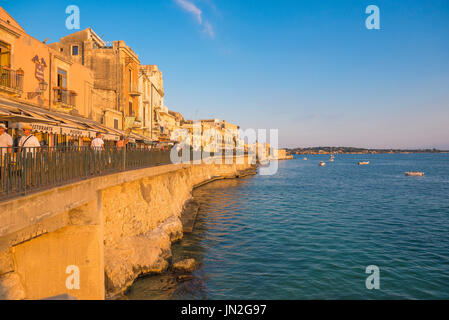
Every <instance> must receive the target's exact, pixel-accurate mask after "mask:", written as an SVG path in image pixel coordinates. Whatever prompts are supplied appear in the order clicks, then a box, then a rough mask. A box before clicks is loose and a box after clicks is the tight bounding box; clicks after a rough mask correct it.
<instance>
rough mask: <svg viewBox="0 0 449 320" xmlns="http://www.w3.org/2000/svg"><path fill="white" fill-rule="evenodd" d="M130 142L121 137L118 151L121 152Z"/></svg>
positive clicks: (118, 142)
mask: <svg viewBox="0 0 449 320" xmlns="http://www.w3.org/2000/svg"><path fill="white" fill-rule="evenodd" d="M128 142H129V139H128V138H126V139H125V137H124V136H120V140H119V141H117V150H118V151H120V150H121V149H122V148H123V147H125V146H126V145H127V144H128Z"/></svg>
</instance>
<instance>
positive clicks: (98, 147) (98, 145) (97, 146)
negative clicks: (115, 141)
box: [90, 132, 104, 151]
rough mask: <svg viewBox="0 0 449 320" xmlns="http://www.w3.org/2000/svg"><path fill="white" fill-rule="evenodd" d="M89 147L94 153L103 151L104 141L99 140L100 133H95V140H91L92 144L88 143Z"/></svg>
mask: <svg viewBox="0 0 449 320" xmlns="http://www.w3.org/2000/svg"><path fill="white" fill-rule="evenodd" d="M90 146H91V148H92V149H94V150H95V151H102V150H104V141H103V139H102V138H101V133H100V132H97V134H96V138H95V139H93V140H92V142H91V143H90Z"/></svg>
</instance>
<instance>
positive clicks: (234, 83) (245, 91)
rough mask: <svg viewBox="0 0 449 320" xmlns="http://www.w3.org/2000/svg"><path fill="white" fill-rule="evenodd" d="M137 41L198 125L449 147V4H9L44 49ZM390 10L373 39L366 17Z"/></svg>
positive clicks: (172, 104)
mask: <svg viewBox="0 0 449 320" xmlns="http://www.w3.org/2000/svg"><path fill="white" fill-rule="evenodd" d="M71 4H74V5H77V6H78V7H79V8H80V11H81V29H84V28H87V27H92V28H93V29H94V30H95V31H96V32H97V34H99V35H101V36H102V37H103V39H104V40H106V41H112V40H125V41H126V43H127V44H128V45H130V46H131V47H132V48H133V49H134V51H135V52H136V53H137V54H138V55H139V56H140V59H141V62H142V63H143V64H157V65H159V67H160V69H161V70H162V71H163V73H164V84H165V92H166V101H165V102H166V105H167V106H168V107H169V108H171V109H173V110H175V111H179V112H181V113H182V114H183V115H184V116H185V117H186V118H189V119H200V118H220V119H226V120H228V121H231V122H235V123H238V124H240V125H241V126H242V128H277V129H279V143H280V145H281V146H284V147H294V146H318V145H320V146H328V145H330V146H359V147H386V148H390V147H391V148H412V147H437V148H445V149H449V125H448V124H449V1H448V0H432V1H426V0H396V1H392V0H389V1H384V0H371V1H363V0H342V1H335V0H277V1H275V0H270V1H261V0H259V1H254V0H150V1H148V0H146V1H143V0H142V1H134V0H128V1H113V0H111V1H104V2H103V1H102V2H100V1H79V0H72V1H45V0H42V1H29V0H3V1H2V4H1V5H2V6H3V7H4V8H5V9H6V10H7V11H8V12H9V13H10V14H11V15H12V16H13V17H14V18H15V19H16V20H17V21H18V22H19V23H20V24H21V25H22V27H23V28H24V29H25V30H27V32H28V33H30V34H31V35H32V36H34V37H35V38H37V39H40V40H44V39H45V38H49V39H50V41H49V43H50V42H54V41H57V40H58V39H59V38H60V37H62V36H64V35H67V34H69V33H70V32H71V31H70V30H67V29H66V28H65V20H66V17H67V15H66V13H65V8H66V7H67V6H68V5H71ZM371 4H374V5H377V6H378V7H379V9H380V27H381V29H380V30H368V29H366V27H365V19H366V18H367V17H368V15H367V14H366V13H365V8H366V7H367V6H368V5H371Z"/></svg>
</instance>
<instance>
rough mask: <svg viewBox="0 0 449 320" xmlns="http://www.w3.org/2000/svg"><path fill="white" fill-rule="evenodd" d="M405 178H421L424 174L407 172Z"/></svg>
mask: <svg viewBox="0 0 449 320" xmlns="http://www.w3.org/2000/svg"><path fill="white" fill-rule="evenodd" d="M405 175H406V176H411V177H422V176H423V175H424V172H420V171H408V172H406V173H405Z"/></svg>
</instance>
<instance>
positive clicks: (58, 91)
mask: <svg viewBox="0 0 449 320" xmlns="http://www.w3.org/2000/svg"><path fill="white" fill-rule="evenodd" d="M53 92H54V103H55V104H59V105H61V106H62V107H65V108H75V106H76V92H75V91H72V90H68V89H63V88H59V87H55V88H53Z"/></svg>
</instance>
